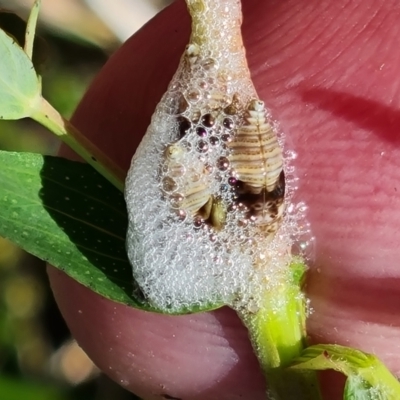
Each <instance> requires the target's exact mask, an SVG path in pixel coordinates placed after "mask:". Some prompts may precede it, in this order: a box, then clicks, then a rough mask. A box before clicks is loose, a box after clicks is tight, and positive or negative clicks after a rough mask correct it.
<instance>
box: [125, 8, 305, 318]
mask: <svg viewBox="0 0 400 400" xmlns="http://www.w3.org/2000/svg"><path fill="white" fill-rule="evenodd" d="M204 3H205V4H206V3H207V2H204ZM214 3H218V4H213V6H212V9H211V7H209V6H207V4H206V8H205V9H204V10H201V13H200V14H199V15H197V16H196V15H192V17H193V32H192V37H191V42H190V45H189V46H188V47H187V49H186V51H185V54H184V55H183V57H182V59H181V63H180V65H179V68H178V71H177V72H176V74H175V76H174V77H173V79H172V81H171V83H170V85H169V87H168V90H167V92H166V93H165V95H164V96H163V98H162V99H161V101H160V103H159V104H158V106H157V108H156V110H155V112H154V115H153V117H152V120H151V124H150V126H149V128H148V130H147V132H146V135H145V137H144V138H143V141H142V142H141V144H140V146H139V147H138V149H137V151H136V154H135V155H134V157H133V159H132V165H131V168H130V170H129V173H128V178H127V181H126V202H127V207H128V214H129V229H128V236H127V250H128V256H129V259H130V261H131V264H132V268H133V276H134V279H135V280H136V282H137V283H138V285H139V286H140V288H141V290H142V292H143V294H144V296H145V297H146V299H147V300H148V301H150V302H151V303H152V304H153V305H154V306H156V307H157V308H159V309H161V310H164V311H169V312H174V311H179V310H181V309H183V308H187V307H193V306H202V305H205V304H209V303H220V302H221V303H224V304H231V305H232V304H237V303H241V304H248V303H249V302H253V303H255V304H256V303H257V301H258V299H257V295H256V294H257V293H259V292H260V289H261V288H264V289H265V288H266V287H268V286H273V285H276V284H277V283H278V282H281V281H282V277H283V279H284V278H285V274H287V264H288V262H289V260H290V249H291V246H292V243H293V233H295V232H294V230H295V229H296V221H297V219H298V218H299V214H298V213H293V212H286V213H285V216H284V218H283V221H280V227H279V229H278V230H277V232H276V233H275V234H274V235H266V234H265V232H263V231H261V230H260V229H259V227H258V226H257V224H255V223H254V221H252V220H251V219H248V218H246V215H247V214H246V212H247V211H246V207H244V206H243V205H242V204H239V203H238V201H237V189H235V186H234V184H235V179H236V178H240V177H238V176H237V174H236V175H235V170H234V168H233V165H232V163H231V162H230V158H229V157H230V155H231V149H230V148H229V145H228V143H229V142H230V141H231V140H232V139H233V138H234V137H235V134H236V133H237V131H238V128H239V127H240V126H242V125H243V123H244V116H245V111H246V107H247V106H248V104H249V101H250V100H251V99H256V98H258V96H257V93H256V91H255V89H254V86H253V84H252V81H251V78H250V73H249V71H248V67H247V63H246V58H245V52H244V49H243V45H242V42H241V37H240V20H241V10H240V3H239V2H237V3H236V5H235V6H234V7H230V8H229V9H226V6H225V5H224V1H221V2H214ZM266 116H267V118H268V115H267V114H266ZM278 136H279V139H278V140H279V141H280V142H281V144H282V137H281V136H280V135H278ZM288 183H290V174H287V179H286V195H285V202H286V203H287V204H289V203H290V201H291V193H292V190H291V189H290V187H289V186H290V185H289V186H288ZM210 199H211V201H210V203H209V204H211V203H212V204H214V205H215V207H216V208H215V210H216V211H215V210H214V209H213V211H212V213H213V212H214V214H213V215H216V216H217V217H218V216H220V215H222V217H221V220H222V223H221V225H222V227H220V226H219V225H218V223H213V222H212V221H211V222H210V220H209V219H207V218H209V217H208V216H207V215H206V216H204V213H203V214H202V213H201V212H200V211H199V207H200V208H201V209H202V210H204V208H206V207H207V205H205V202H207V201H208V200H210ZM219 205H220V206H221V207H220V208H218V206H219ZM295 208H296V207H293V206H292V207H289V209H290V210H293V209H295ZM206 214H207V213H206ZM225 214H226V215H225ZM217 219H218V218H217Z"/></svg>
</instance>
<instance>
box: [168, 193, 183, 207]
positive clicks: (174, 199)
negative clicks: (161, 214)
mask: <svg viewBox="0 0 400 400" xmlns="http://www.w3.org/2000/svg"><path fill="white" fill-rule="evenodd" d="M184 198H185V196H184V195H183V194H182V193H174V194H173V195H172V196H171V199H170V201H171V206H172V207H173V208H180V206H181V205H182V202H183V200H184Z"/></svg>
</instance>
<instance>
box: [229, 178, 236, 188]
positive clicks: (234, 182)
mask: <svg viewBox="0 0 400 400" xmlns="http://www.w3.org/2000/svg"><path fill="white" fill-rule="evenodd" d="M228 183H229V184H230V185H232V186H234V185H236V183H237V179H236V178H235V177H234V176H231V177H230V178H229V179H228Z"/></svg>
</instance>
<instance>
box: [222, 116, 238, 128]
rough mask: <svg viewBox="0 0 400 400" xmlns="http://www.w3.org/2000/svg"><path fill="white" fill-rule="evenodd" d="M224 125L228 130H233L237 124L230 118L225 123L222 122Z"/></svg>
mask: <svg viewBox="0 0 400 400" xmlns="http://www.w3.org/2000/svg"><path fill="white" fill-rule="evenodd" d="M222 124H223V125H224V127H225V128H226V129H229V130H231V129H233V127H234V126H235V124H234V123H233V121H232V120H231V119H230V118H225V119H224V121H223V122H222Z"/></svg>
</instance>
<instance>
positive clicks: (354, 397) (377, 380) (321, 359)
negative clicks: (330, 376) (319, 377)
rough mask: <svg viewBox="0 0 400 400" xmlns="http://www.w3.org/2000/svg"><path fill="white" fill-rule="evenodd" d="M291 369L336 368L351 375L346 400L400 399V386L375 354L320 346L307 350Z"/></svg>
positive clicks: (335, 346) (347, 348)
mask: <svg viewBox="0 0 400 400" xmlns="http://www.w3.org/2000/svg"><path fill="white" fill-rule="evenodd" d="M290 368H291V369H303V370H325V369H333V370H335V371H338V372H341V373H342V374H344V375H346V376H347V378H348V379H347V381H346V387H345V392H344V397H343V398H344V400H397V399H400V384H399V382H398V381H397V379H396V378H395V377H394V376H393V375H392V374H391V373H390V372H389V370H388V369H387V368H386V367H385V366H384V365H383V363H382V362H381V361H380V360H379V359H378V358H377V357H376V356H374V355H372V354H368V353H364V352H362V351H360V350H357V349H353V348H350V347H345V346H339V345H333V344H331V345H329V344H324V345H322V344H320V345H315V346H310V347H307V348H306V349H305V350H304V351H303V352H302V354H301V356H300V357H298V358H297V359H296V360H294V362H293V363H292V366H291V367H290Z"/></svg>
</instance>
